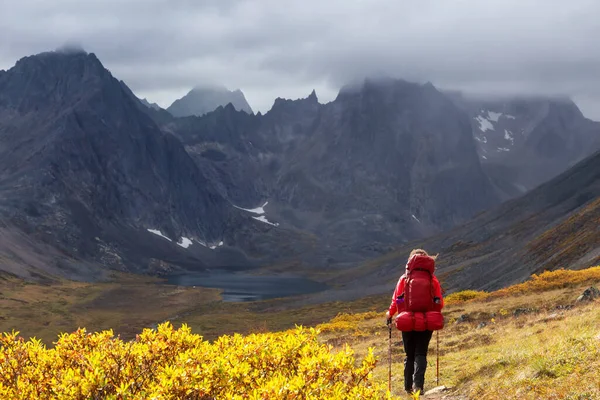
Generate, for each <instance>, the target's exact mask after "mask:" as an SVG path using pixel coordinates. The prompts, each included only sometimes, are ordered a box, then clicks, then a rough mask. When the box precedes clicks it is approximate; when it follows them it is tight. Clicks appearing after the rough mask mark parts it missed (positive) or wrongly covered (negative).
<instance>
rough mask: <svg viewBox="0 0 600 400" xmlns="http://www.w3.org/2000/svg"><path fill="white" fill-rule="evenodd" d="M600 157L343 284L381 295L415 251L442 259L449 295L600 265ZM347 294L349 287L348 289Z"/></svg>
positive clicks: (378, 262)
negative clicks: (558, 269)
mask: <svg viewBox="0 0 600 400" xmlns="http://www.w3.org/2000/svg"><path fill="white" fill-rule="evenodd" d="M599 220H600V152H597V153H595V154H594V155H592V156H590V157H588V158H587V159H585V160H583V161H581V162H580V163H578V164H577V165H576V166H574V167H573V168H571V169H569V170H568V171H566V172H564V173H563V174H561V175H559V176H558V177H556V178H554V179H552V180H550V181H549V182H547V183H545V184H543V185H541V186H539V187H538V188H536V189H534V190H532V191H531V192H529V193H528V194H526V195H524V196H521V197H519V198H517V199H514V200H510V201H508V202H505V203H503V204H501V205H500V206H498V207H495V208H493V209H491V210H489V211H486V212H484V213H482V214H480V215H478V216H477V217H476V218H474V219H472V220H471V221H469V222H468V223H466V224H464V225H462V226H459V227H457V228H455V229H452V230H450V231H448V232H445V233H443V234H440V235H436V236H433V237H431V238H427V239H425V240H421V241H415V242H413V243H411V244H409V245H407V246H403V247H400V248H399V249H398V250H396V251H394V252H392V253H390V254H388V255H387V256H385V257H382V258H380V259H378V260H374V261H372V262H371V263H368V264H365V265H363V266H362V267H360V268H358V269H357V270H355V271H352V272H351V273H350V274H349V275H347V276H346V277H344V278H342V279H341V280H340V282H342V281H343V282H345V285H346V287H347V291H346V295H349V294H350V293H351V292H352V289H351V288H356V287H362V288H365V287H367V288H368V289H366V290H364V291H363V293H364V292H373V293H383V292H385V291H386V290H388V289H389V287H390V285H393V281H394V280H395V279H397V277H396V275H397V274H398V273H399V272H400V271H401V269H402V266H403V265H404V264H405V262H406V258H407V256H408V253H409V252H410V249H411V248H414V247H423V248H425V249H427V250H428V251H430V252H433V253H437V252H439V253H440V258H439V261H438V272H437V273H438V275H439V276H440V278H441V279H442V281H443V283H444V286H445V288H446V289H447V290H463V289H485V290H493V289H498V288H501V287H504V286H507V285H509V284H513V283H517V282H520V281H522V280H524V279H526V278H527V277H529V276H530V275H531V274H532V273H537V272H540V271H543V270H546V269H549V270H553V269H557V268H572V269H580V268H584V267H589V266H590V265H595V264H598V262H600V232H599V231H598V229H597V226H598V221H599ZM345 290H346V289H345Z"/></svg>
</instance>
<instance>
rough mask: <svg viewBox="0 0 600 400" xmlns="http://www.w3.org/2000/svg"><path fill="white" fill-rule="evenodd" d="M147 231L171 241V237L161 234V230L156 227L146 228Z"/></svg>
mask: <svg viewBox="0 0 600 400" xmlns="http://www.w3.org/2000/svg"><path fill="white" fill-rule="evenodd" d="M148 232H150V233H154V234H155V235H158V236H160V237H162V238H165V239H167V240H168V241H169V242H172V240H171V239H169V238H168V237H166V236H165V235H163V234H162V232H161V231H159V230H158V229H148Z"/></svg>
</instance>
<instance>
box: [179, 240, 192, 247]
mask: <svg viewBox="0 0 600 400" xmlns="http://www.w3.org/2000/svg"><path fill="white" fill-rule="evenodd" d="M191 244H192V240H191V239H188V238H186V237H182V238H181V242H180V243H177V245H178V246H181V247H183V248H184V249H187V248H188V247H190V246H191Z"/></svg>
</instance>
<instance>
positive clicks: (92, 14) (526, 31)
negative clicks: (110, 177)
mask: <svg viewBox="0 0 600 400" xmlns="http://www.w3.org/2000/svg"><path fill="white" fill-rule="evenodd" d="M0 7H2V9H0V37H2V38H3V41H2V42H1V43H0V67H3V68H6V67H10V66H11V65H12V64H14V62H15V61H16V60H17V59H18V58H20V57H22V56H25V55H28V54H32V53H36V52H40V51H45V50H50V49H54V48H56V47H58V46H61V45H62V44H63V43H65V42H67V41H70V40H72V41H76V42H78V43H81V44H82V46H83V47H84V48H85V49H86V50H87V51H90V52H94V53H96V54H97V55H98V57H99V58H100V59H101V60H102V61H103V63H104V64H105V65H106V66H107V67H108V68H109V69H110V70H111V71H112V72H113V73H114V74H115V75H116V76H117V77H118V78H120V79H123V80H124V81H125V82H127V83H128V84H129V85H130V86H131V87H132V89H133V90H134V91H136V93H138V94H142V95H144V96H147V97H149V98H150V99H151V100H153V101H158V102H159V103H160V104H162V105H163V106H167V105H168V104H169V103H170V102H171V101H172V100H174V99H175V98H176V97H178V96H181V95H183V94H184V93H185V92H186V91H187V90H189V89H190V88H191V87H192V86H194V85H195V84H197V83H211V82H212V83H218V84H225V85H226V86H227V87H229V88H231V89H233V88H237V87H239V88H241V89H242V90H244V92H245V93H246V95H247V97H248V98H249V99H250V100H249V101H251V102H252V107H253V108H255V109H259V110H261V111H263V112H264V111H266V110H267V109H268V108H269V107H270V106H271V104H272V103H273V100H274V98H275V97H276V96H281V97H290V98H294V97H304V96H306V95H307V94H308V93H309V92H310V90H312V89H313V88H316V89H317V93H318V94H319V93H322V95H320V96H319V97H320V98H321V99H322V100H325V101H327V100H331V99H332V98H333V97H334V96H335V93H336V90H337V89H338V88H339V87H340V86H341V85H343V84H345V83H346V82H348V81H352V80H355V79H361V78H363V77H364V76H366V75H371V74H379V73H381V74H387V75H391V76H394V77H401V78H405V79H409V80H414V81H420V82H424V81H431V82H433V83H434V84H435V85H436V86H439V87H444V88H459V89H465V90H469V91H475V92H493V93H510V92H518V93H535V94H537V93H540V94H554V93H565V94H568V95H571V96H573V97H574V98H575V99H576V100H578V99H579V100H580V104H581V105H582V108H583V109H584V111H585V112H586V114H587V115H590V116H593V117H596V118H599V119H600V109H598V104H600V80H598V79H597V71H598V70H599V69H600V51H598V50H599V49H598V45H597V44H596V41H597V39H596V38H598V37H600V23H598V22H597V16H598V15H600V3H598V2H597V1H596V0H572V1H569V2H562V1H561V2H559V1H548V0H545V1H542V0H524V1H517V0H486V1H477V0H456V1H442V0H421V1H418V2H416V1H413V2H410V1H396V0H369V1H367V0H362V1H353V2H349V1H345V0H327V1H323V0H288V1H282V0H206V1H193V0H171V1H166V0H127V1H121V0H104V1H100V0H88V1H80V0H54V1H52V2H43V1H39V0H38V1H36V0H21V1H12V2H10V3H9V4H6V3H4V4H3V5H2V6H0Z"/></svg>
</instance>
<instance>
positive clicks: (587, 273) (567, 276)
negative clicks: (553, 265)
mask: <svg viewBox="0 0 600 400" xmlns="http://www.w3.org/2000/svg"><path fill="white" fill-rule="evenodd" d="M586 282H590V283H593V282H600V266H598V267H591V268H587V269H583V270H579V271H574V270H566V269H558V270H555V271H544V272H542V273H541V274H539V275H536V274H533V275H531V279H529V280H528V281H525V282H523V283H519V284H517V285H513V286H509V287H507V288H504V289H500V290H497V291H495V292H494V295H497V296H504V295H514V294H523V293H532V292H541V291H545V290H553V289H561V288H566V287H571V286H575V285H580V284H582V283H586Z"/></svg>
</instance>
